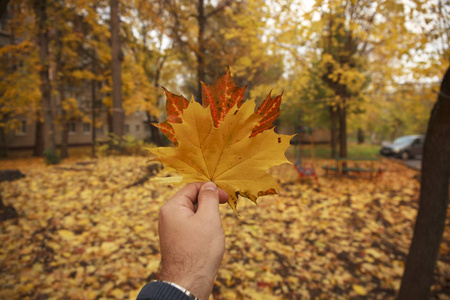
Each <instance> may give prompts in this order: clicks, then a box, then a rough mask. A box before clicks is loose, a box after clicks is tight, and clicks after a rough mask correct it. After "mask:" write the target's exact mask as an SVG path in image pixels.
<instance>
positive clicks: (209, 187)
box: [203, 182, 217, 192]
mask: <svg viewBox="0 0 450 300" xmlns="http://www.w3.org/2000/svg"><path fill="white" fill-rule="evenodd" d="M203 190H205V191H213V192H215V191H217V185H216V184H215V183H214V182H207V183H205V184H204V185H203Z"/></svg>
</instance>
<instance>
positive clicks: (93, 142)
mask: <svg viewBox="0 0 450 300" xmlns="http://www.w3.org/2000/svg"><path fill="white" fill-rule="evenodd" d="M94 66H95V62H92V69H93V73H94V74H95V71H96V70H95V67H94ZM96 84H97V81H96V80H95V79H92V81H91V85H92V86H91V89H92V115H91V117H92V148H91V149H92V157H93V158H96V157H97V154H96V153H95V145H96V143H97V132H96V127H95V122H96V119H97V112H96V109H97V105H96V101H97V99H96V98H97V96H96V90H95V89H96Z"/></svg>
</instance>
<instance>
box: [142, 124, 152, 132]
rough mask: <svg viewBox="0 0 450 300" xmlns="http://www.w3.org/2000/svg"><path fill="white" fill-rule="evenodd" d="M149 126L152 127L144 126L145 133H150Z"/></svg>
mask: <svg viewBox="0 0 450 300" xmlns="http://www.w3.org/2000/svg"><path fill="white" fill-rule="evenodd" d="M150 126H152V125H150V124H145V126H144V127H145V132H150Z"/></svg>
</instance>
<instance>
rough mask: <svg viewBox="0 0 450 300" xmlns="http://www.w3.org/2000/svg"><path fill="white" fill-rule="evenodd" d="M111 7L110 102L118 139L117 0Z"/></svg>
mask: <svg viewBox="0 0 450 300" xmlns="http://www.w3.org/2000/svg"><path fill="white" fill-rule="evenodd" d="M110 6H111V53H112V58H111V68H112V70H111V75H112V102H113V118H112V133H114V134H115V135H116V136H118V137H122V136H123V135H124V121H125V116H124V111H123V108H122V68H121V54H120V37H119V30H120V20H119V0H110Z"/></svg>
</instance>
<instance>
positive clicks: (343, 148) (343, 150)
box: [339, 97, 347, 157]
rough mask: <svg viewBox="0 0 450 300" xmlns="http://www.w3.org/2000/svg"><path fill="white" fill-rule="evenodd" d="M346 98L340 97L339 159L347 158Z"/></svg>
mask: <svg viewBox="0 0 450 300" xmlns="http://www.w3.org/2000/svg"><path fill="white" fill-rule="evenodd" d="M345 100H346V98H345V97H342V106H341V107H340V109H339V157H347V107H346V101H345Z"/></svg>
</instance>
